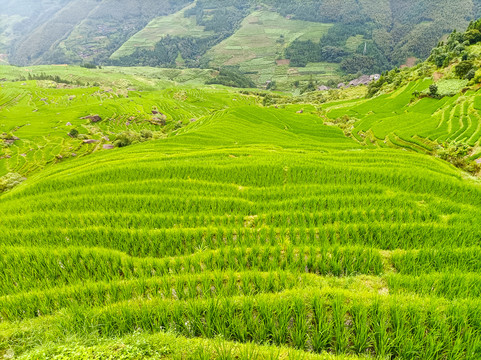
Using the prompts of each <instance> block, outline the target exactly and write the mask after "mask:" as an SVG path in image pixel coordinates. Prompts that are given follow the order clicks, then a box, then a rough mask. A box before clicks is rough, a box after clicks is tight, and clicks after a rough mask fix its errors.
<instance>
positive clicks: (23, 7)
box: [0, 0, 191, 65]
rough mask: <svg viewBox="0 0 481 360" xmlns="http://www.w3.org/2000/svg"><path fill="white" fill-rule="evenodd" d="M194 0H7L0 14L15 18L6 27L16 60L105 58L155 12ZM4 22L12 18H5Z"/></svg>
mask: <svg viewBox="0 0 481 360" xmlns="http://www.w3.org/2000/svg"><path fill="white" fill-rule="evenodd" d="M189 2H191V1H190V0H179V1H171V0H160V1H157V0H156V1H153V0H152V1H150V0H147V1H141V2H138V1H131V0H115V1H114V0H101V1H98V0H87V1H83V0H82V1H79V0H54V1H49V2H37V1H29V0H22V1H7V4H6V6H3V5H2V8H1V9H0V14H1V15H2V16H3V17H4V18H5V19H6V21H8V22H10V23H12V25H10V27H8V28H7V30H8V29H12V28H13V30H10V31H5V32H4V37H5V40H4V41H3V43H4V47H5V45H9V47H8V51H7V54H8V58H9V61H10V62H11V63H12V64H18V65H27V64H29V65H30V64H51V63H54V64H63V63H79V62H82V61H83V59H93V58H95V59H97V61H102V60H105V59H107V58H108V57H109V56H110V55H111V54H112V53H113V52H114V51H115V50H117V49H118V47H120V46H121V45H122V44H123V43H124V42H125V41H126V40H127V39H129V38H130V37H131V36H132V35H134V34H135V33H136V32H137V31H139V30H141V29H142V28H143V27H144V26H145V25H146V24H147V23H148V22H149V21H150V20H152V19H154V18H155V17H157V16H162V15H168V14H170V13H172V12H175V11H178V10H179V9H181V8H182V7H184V6H185V5H186V4H187V3H189ZM6 24H8V23H7V22H6Z"/></svg>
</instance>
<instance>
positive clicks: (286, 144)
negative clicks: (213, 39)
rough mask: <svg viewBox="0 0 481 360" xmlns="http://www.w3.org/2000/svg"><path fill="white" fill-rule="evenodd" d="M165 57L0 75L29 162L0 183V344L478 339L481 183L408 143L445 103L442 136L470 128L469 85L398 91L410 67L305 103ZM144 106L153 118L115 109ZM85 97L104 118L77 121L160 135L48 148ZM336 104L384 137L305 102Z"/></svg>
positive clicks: (24, 348) (180, 350)
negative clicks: (432, 92) (155, 64)
mask: <svg viewBox="0 0 481 360" xmlns="http://www.w3.org/2000/svg"><path fill="white" fill-rule="evenodd" d="M69 70H70V71H71V72H70V73H69V72H68V70H65V69H63V70H62V71H64V72H62V73H61V74H62V76H68V74H71V75H72V79H73V78H76V79H79V80H83V81H85V79H87V78H88V77H89V76H93V75H92V73H91V72H89V71H87V70H85V69H76V68H73V69H69ZM12 71H13V72H12V74H10V75H9V76H12V77H15V76H17V75H16V74H17V73H16V72H20V73H21V72H22V71H25V70H24V69H13V70H12ZM51 71H52V73H54V70H51ZM121 72H125V73H124V74H122V73H121ZM167 73H168V71H167V70H157V69H145V70H142V69H131V70H130V72H127V71H126V70H125V69H113V68H108V69H104V70H95V71H94V73H93V74H97V77H98V78H99V80H98V81H99V82H102V83H101V84H100V87H93V86H90V87H87V86H85V87H75V88H66V89H63V88H62V89H57V88H50V87H45V86H43V87H42V84H43V83H42V82H39V81H37V82H36V81H26V82H25V83H26V85H22V83H23V82H22V81H20V82H10V81H7V82H2V84H1V85H2V88H1V90H2V92H1V95H0V106H1V107H2V110H0V125H1V124H3V125H4V127H5V128H6V129H7V130H8V131H15V134H17V135H18V136H19V137H20V138H21V140H19V141H17V142H16V143H15V144H14V145H12V146H11V147H9V148H6V149H2V151H9V152H11V154H12V155H13V156H12V157H11V158H9V159H3V160H2V161H0V164H4V169H5V171H9V172H12V171H13V170H15V171H17V170H18V171H19V172H23V171H24V170H25V171H26V172H27V175H28V179H27V180H26V181H24V182H23V183H21V184H20V185H18V186H17V187H15V188H14V189H13V190H10V191H9V192H6V193H4V194H2V195H1V196H0V218H1V219H2V221H1V222H0V247H1V248H2V252H1V253H0V356H7V357H8V356H10V357H11V356H12V354H13V355H15V356H16V357H18V358H23V359H43V358H45V359H50V358H62V357H63V358H72V359H87V358H88V359H90V358H94V359H95V358H97V359H105V358H109V357H115V358H123V359H138V358H147V359H149V358H151V359H154V358H166V359H190V358H192V359H286V358H289V359H301V358H303V359H334V360H338V359H380V358H391V359H433V360H434V359H440V360H441V359H472V360H476V359H479V357H480V354H481V333H480V331H479V324H480V322H481V315H480V314H481V311H480V310H481V302H480V300H479V295H480V293H481V290H480V289H479V286H478V282H479V273H480V271H481V261H480V259H479V252H480V247H479V239H480V237H481V228H480V226H479V224H480V221H481V217H480V215H479V214H480V210H481V188H480V187H479V182H476V181H473V180H469V179H466V177H465V176H464V174H463V173H462V172H460V171H459V170H458V169H456V168H454V167H453V166H451V165H450V164H448V163H447V162H444V161H441V160H439V159H436V158H433V157H430V156H427V155H425V154H423V151H422V149H423V146H425V144H424V143H423V141H422V138H421V137H420V136H422V135H423V133H422V132H421V131H420V130H419V129H422V128H423V126H422V125H423V124H424V125H426V124H429V123H430V122H433V123H434V122H436V120H439V119H437V118H434V119H432V117H433V116H434V117H435V116H440V117H442V116H444V118H443V119H445V122H446V124H447V125H446V126H445V127H440V128H439V131H440V129H446V131H444V132H443V133H441V131H440V132H439V134H440V135H439V136H446V137H449V136H456V137H466V136H468V135H467V134H472V135H470V136H472V137H473V139H474V138H475V136H476V135H475V132H470V131H471V130H469V129H470V128H473V127H474V126H475V124H476V122H475V120H476V119H477V117H476V112H475V111H474V110H475V109H477V108H478V107H479V104H478V100H477V98H476V97H474V96H471V94H470V93H469V92H468V93H466V94H465V96H464V98H463V97H459V96H457V97H454V98H444V99H442V100H434V99H422V100H420V101H418V102H414V103H410V99H411V93H412V92H413V91H415V90H424V89H425V88H426V87H428V86H429V84H430V83H431V82H430V80H424V81H420V82H416V83H412V84H410V85H408V86H406V87H404V88H401V89H399V90H398V91H397V92H396V93H391V94H385V95H382V96H380V97H377V98H374V99H371V100H365V99H354V100H341V101H338V102H336V103H328V104H323V105H322V106H321V107H322V109H321V110H322V111H326V112H325V113H322V112H321V113H320V109H319V108H318V107H316V106H314V105H313V104H302V103H301V104H290V105H286V106H278V108H276V107H274V106H272V107H264V106H262V105H260V104H261V103H262V101H261V100H262V99H261V98H260V97H258V96H255V95H246V94H241V93H239V92H236V91H233V90H230V89H225V88H214V87H205V86H195V85H194V83H193V82H192V81H193V80H192V79H191V77H190V75H191V74H192V73H189V72H186V73H184V75H185V76H186V81H185V84H184V85H176V84H174V83H173V82H172V81H171V80H169V79H166V78H165V74H167ZM110 74H112V76H111V77H109V75H110ZM142 74H143V75H142ZM149 74H164V77H162V78H161V79H152V83H149V82H148V79H149V77H148V76H149ZM123 76H125V79H124V81H126V82H128V81H134V80H136V81H138V83H137V85H136V86H137V87H138V88H137V89H136V90H135V91H134V90H126V88H125V87H122V86H120V83H118V81H121V80H120V78H122V77H123ZM104 77H105V78H106V79H110V81H111V82H112V83H116V84H117V86H115V87H112V91H111V92H105V90H106V87H107V81H109V80H105V83H104V80H102V78H104ZM122 84H124V83H122ZM154 84H158V86H159V88H157V89H155V90H154V89H151V88H150V87H151V86H154ZM161 84H164V85H161ZM123 86H132V84H129V85H123ZM126 91H127V92H126ZM72 96H75V97H72ZM127 96H128V97H127ZM42 98H44V99H45V98H46V99H47V100H46V101H42V100H41V99H42ZM45 103H47V104H45ZM100 104H102V105H100ZM381 105H382V106H381ZM154 106H155V107H156V108H157V109H158V110H160V111H162V112H163V113H165V114H166V116H167V124H168V125H167V126H170V128H169V129H168V131H164V132H163V131H162V129H156V128H155V126H154V125H152V124H150V123H148V122H147V123H145V122H141V121H138V122H135V121H134V120H132V121H131V122H132V124H131V125H126V124H125V121H126V119H129V118H130V117H131V116H134V115H135V116H138V117H139V119H144V120H145V119H146V118H147V117H148V116H151V115H152V114H151V110H152V109H153V108H154ZM37 108H38V111H36V112H33V111H32V110H33V109H37ZM300 108H303V109H304V111H303V113H298V110H299V109H300ZM139 111H140V113H139ZM85 112H88V113H98V114H100V115H101V116H103V117H104V118H105V119H106V120H105V121H102V122H100V123H98V124H97V125H95V131H96V132H95V134H97V135H95V134H91V135H92V136H98V137H101V136H104V135H105V134H111V133H115V132H119V131H122V130H124V129H126V128H128V127H131V128H132V131H138V132H139V131H141V130H143V129H144V130H145V129H148V128H149V129H152V130H153V131H154V132H159V133H161V135H162V136H159V137H158V138H156V139H154V140H151V141H147V142H142V143H136V144H133V145H130V146H128V147H125V148H118V149H115V150H110V151H95V148H94V147H92V146H96V145H90V146H91V147H87V146H86V145H83V144H79V148H78V149H75V151H77V152H78V153H79V154H84V155H85V156H76V157H70V158H68V159H63V160H62V161H58V162H57V163H55V164H53V163H49V162H48V161H47V160H48V159H51V158H52V157H53V158H56V155H58V154H60V153H63V152H64V151H65V150H66V149H68V147H69V146H72V145H74V144H75V141H77V140H73V139H70V138H69V137H67V136H66V135H65V132H66V128H65V127H64V124H63V122H64V121H66V120H70V121H71V122H73V124H74V126H76V127H78V128H79V129H83V130H82V131H84V132H85V133H87V132H88V131H92V126H91V125H89V124H87V123H86V122H85V120H80V119H79V117H80V116H81V115H82V114H84V113H85ZM57 113H60V114H61V115H60V117H61V120H60V119H59V118H58V115H57ZM345 113H347V114H348V115H350V116H353V117H357V118H358V119H359V120H358V121H359V122H358V123H356V124H355V126H356V129H362V130H359V133H361V132H362V131H365V132H366V133H367V134H368V135H369V136H370V137H371V138H372V139H373V141H374V142H376V141H377V142H379V143H382V144H384V142H383V139H385V140H386V142H387V144H384V145H386V147H384V148H381V147H380V146H375V145H376V144H371V145H366V142H367V140H366V141H361V142H360V141H357V140H356V139H354V138H349V137H346V136H345V135H344V133H343V132H342V131H341V130H340V129H339V128H337V127H334V126H327V125H326V124H324V123H323V120H324V119H325V118H324V117H320V116H319V114H321V115H325V114H327V115H328V116H331V117H341V116H342V115H343V114H345ZM27 114H28V115H27ZM136 114H140V115H136ZM433 114H434V115H433ZM388 115H389V116H388ZM192 118H194V119H195V120H196V121H191V119H192ZM468 118H469V119H470V121H471V123H470V122H468ZM423 119H426V120H423ZM454 119H457V126H455V122H456V121H455V120H454ZM27 121H28V123H30V124H31V125H29V126H24V127H20V128H19V129H17V130H15V126H20V125H23V124H24V122H25V123H27ZM179 121H180V122H182V124H183V126H181V127H176V126H175V125H176V124H178V122H179ZM401 121H404V123H403V122H401ZM420 121H424V123H423V124H420ZM461 122H462V123H463V124H464V123H466V126H462V125H461ZM438 123H439V122H438ZM438 123H437V124H438ZM469 124H470V125H469ZM56 127H57V128H56ZM449 129H451V131H447V130H449ZM425 130H426V131H428V130H429V128H428V127H427V126H426V129H425ZM410 131H411V132H410ZM48 133H51V136H50V137H48ZM410 134H414V135H410ZM357 136H360V135H359V134H358V135H357ZM42 139H43V140H42ZM27 146H32V148H33V149H34V150H32V151H31V152H27V153H26V156H25V157H24V156H22V155H21V153H22V152H23V151H24V149H26V147H27ZM84 146H85V148H84ZM389 146H392V147H396V148H397V149H394V148H390V147H389ZM399 148H404V149H399ZM406 149H410V151H406ZM71 151H73V150H71ZM87 154H88V156H86V155H87ZM42 161H44V162H42ZM39 164H44V165H43V167H44V168H43V169H42V170H41V171H40V170H39Z"/></svg>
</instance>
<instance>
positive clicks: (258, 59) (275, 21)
mask: <svg viewBox="0 0 481 360" xmlns="http://www.w3.org/2000/svg"><path fill="white" fill-rule="evenodd" d="M331 26H332V25H331V24H322V23H313V22H307V21H300V20H287V19H286V18H285V17H282V16H281V15H279V14H277V13H275V12H271V11H255V12H253V13H252V14H251V15H249V16H248V17H247V18H245V19H244V21H243V22H242V25H241V27H240V29H239V30H238V31H237V32H236V33H235V34H234V35H232V36H231V37H229V38H228V39H226V40H224V41H223V42H221V43H220V44H218V45H216V46H215V47H213V48H212V49H211V50H210V51H208V52H207V54H206V56H207V57H208V58H209V59H210V60H211V61H210V63H211V64H212V65H213V66H215V67H221V66H226V65H238V66H240V69H241V70H242V71H243V72H245V73H248V74H250V75H253V77H254V78H255V80H256V83H257V84H265V83H266V82H267V81H276V82H278V83H279V86H281V87H282V86H283V85H284V86H286V85H291V83H292V82H294V81H295V80H301V81H302V80H308V79H309V77H310V76H316V78H317V79H321V80H323V81H327V80H329V76H332V75H336V74H335V73H336V70H337V66H336V65H329V64H317V67H318V69H319V70H318V69H314V68H313V67H310V68H309V69H305V70H304V72H308V73H309V74H307V75H304V77H301V76H296V75H299V71H303V70H299V69H298V68H291V67H290V66H289V62H288V61H287V62H286V61H282V59H284V52H285V48H286V47H287V46H288V45H289V44H291V43H292V42H293V41H294V40H296V39H299V40H305V41H307V40H312V41H315V42H319V40H320V39H321V38H322V37H323V36H324V35H325V34H326V33H327V32H328V30H329V28H330V27H331ZM276 60H281V61H279V62H277V63H276ZM325 69H328V72H326V71H323V70H325ZM316 70H317V71H316ZM283 83H285V84H283Z"/></svg>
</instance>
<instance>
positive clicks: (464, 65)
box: [454, 60, 474, 79]
mask: <svg viewBox="0 0 481 360" xmlns="http://www.w3.org/2000/svg"><path fill="white" fill-rule="evenodd" d="M473 68H474V64H473V62H472V61H470V60H466V61H462V62H460V63H459V64H458V65H456V67H455V68H454V72H455V74H456V76H457V77H459V78H460V79H464V78H465V77H466V75H467V74H468V73H469V72H470V71H471V70H472V69H473Z"/></svg>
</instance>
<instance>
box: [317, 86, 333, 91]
mask: <svg viewBox="0 0 481 360" xmlns="http://www.w3.org/2000/svg"><path fill="white" fill-rule="evenodd" d="M317 90H318V91H327V90H330V88H329V87H327V86H326V85H321V86H319V87H318V88H317Z"/></svg>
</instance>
